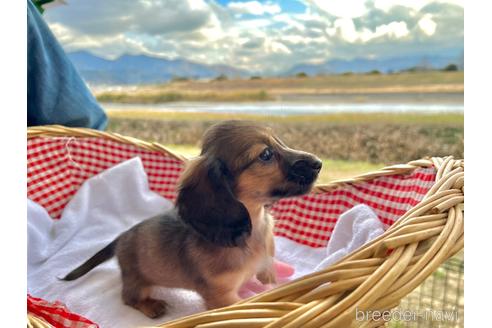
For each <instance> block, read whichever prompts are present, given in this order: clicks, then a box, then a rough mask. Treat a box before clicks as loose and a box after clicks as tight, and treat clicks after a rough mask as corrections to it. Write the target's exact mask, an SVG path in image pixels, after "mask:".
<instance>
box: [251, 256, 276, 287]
mask: <svg viewBox="0 0 492 328" xmlns="http://www.w3.org/2000/svg"><path fill="white" fill-rule="evenodd" d="M267 261H268V263H267V264H266V266H265V268H264V269H263V270H261V271H260V272H258V274H257V275H256V278H258V280H259V281H261V283H262V284H264V285H266V284H276V283H277V273H276V270H275V265H274V263H273V258H269V259H268V260H267Z"/></svg>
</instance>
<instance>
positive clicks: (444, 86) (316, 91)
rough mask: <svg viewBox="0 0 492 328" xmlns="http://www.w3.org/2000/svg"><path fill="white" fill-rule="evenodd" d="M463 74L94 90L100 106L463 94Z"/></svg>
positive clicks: (329, 77)
mask: <svg viewBox="0 0 492 328" xmlns="http://www.w3.org/2000/svg"><path fill="white" fill-rule="evenodd" d="M463 85H464V74H463V72H440V71H431V72H413V73H396V74H348V75H327V76H317V77H305V78H296V77H284V78H264V79H255V80H248V79H235V80H221V81H216V80H213V81H193V80H191V81H179V82H170V83H166V84H160V85H147V86H139V87H137V88H134V87H132V88H126V89H125V88H124V89H122V90H112V91H107V90H106V91H98V90H94V91H95V94H96V97H97V99H98V100H99V101H101V102H119V103H163V102H174V101H209V102H210V101H220V102H227V101H235V102H237V101H266V100H275V99H279V98H281V97H282V96H284V95H292V94H295V95H322V94H339V93H342V94H344V93H368V94H371V93H433V92H444V93H446V92H463V90H464V86H463Z"/></svg>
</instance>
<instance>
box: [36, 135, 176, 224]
mask: <svg viewBox="0 0 492 328" xmlns="http://www.w3.org/2000/svg"><path fill="white" fill-rule="evenodd" d="M136 156H139V157H140V158H141V159H142V162H143V165H144V169H145V171H146V172H147V175H148V179H149V186H150V188H151V189H152V190H153V191H155V192H157V193H159V194H161V195H162V196H164V197H166V198H168V199H170V200H174V199H175V198H176V193H175V186H176V182H177V180H178V177H179V174H180V173H181V170H182V169H183V166H184V164H183V163H182V162H180V161H179V160H177V159H174V158H171V157H164V156H162V154H160V153H157V152H153V151H149V150H144V149H141V148H138V147H136V146H133V145H126V144H122V143H118V142H115V141H111V140H106V139H99V138H68V137H63V138H34V139H30V140H28V145H27V196H28V197H29V198H30V199H31V200H33V201H35V202H37V203H38V204H39V205H41V206H43V207H44V208H45V209H46V210H47V211H48V213H49V214H50V215H51V217H53V218H54V219H59V218H60V215H61V213H62V211H63V208H64V207H65V205H66V204H67V203H68V201H69V200H70V199H71V198H72V196H73V195H74V194H75V192H76V191H77V190H78V188H79V187H80V185H81V184H82V183H83V182H84V181H85V180H87V179H89V178H90V177H92V176H93V175H96V174H98V173H99V172H101V171H104V170H106V169H108V168H110V167H112V166H114V165H115V164H118V163H120V162H123V161H125V160H128V159H130V158H133V157H136Z"/></svg>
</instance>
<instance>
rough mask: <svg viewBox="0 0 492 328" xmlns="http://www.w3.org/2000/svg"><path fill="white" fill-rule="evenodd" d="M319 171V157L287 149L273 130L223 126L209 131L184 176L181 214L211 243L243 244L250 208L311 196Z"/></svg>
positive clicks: (236, 123) (247, 124) (239, 124)
mask: <svg viewBox="0 0 492 328" xmlns="http://www.w3.org/2000/svg"><path fill="white" fill-rule="evenodd" d="M320 169H321V161H320V160H319V159H318V158H317V157H316V156H314V155H312V154H309V153H306V152H303V151H299V150H294V149H291V148H289V147H287V146H286V145H285V144H284V143H283V142H282V141H281V140H280V139H279V138H278V137H276V136H275V135H274V134H273V132H272V130H271V129H270V128H268V127H263V126H260V125H258V124H255V123H251V122H245V121H226V122H222V123H219V124H216V125H214V126H212V127H211V128H210V129H208V130H207V131H206V132H205V135H204V138H203V146H202V151H201V154H200V156H199V157H198V158H197V159H195V160H193V161H192V162H191V163H190V165H189V166H188V168H187V169H186V171H185V173H184V174H183V176H182V178H181V183H180V187H179V194H178V199H177V207H178V212H179V215H180V216H181V218H182V219H183V220H184V221H185V222H187V223H188V224H190V225H191V226H192V227H193V228H194V229H195V230H196V231H197V232H198V233H200V234H201V235H202V236H203V237H204V238H206V239H207V240H209V241H212V242H214V243H216V244H219V245H222V246H240V245H241V244H243V243H244V241H245V239H246V238H247V237H248V236H249V234H250V233H251V228H252V224H251V218H250V212H251V208H253V207H261V206H264V205H267V204H270V203H272V202H274V201H276V200H278V199H280V198H284V197H290V196H297V195H302V194H305V193H307V192H309V191H310V189H311V187H312V186H313V184H314V182H315V180H316V178H317V176H318V173H319V171H320ZM245 205H246V206H245Z"/></svg>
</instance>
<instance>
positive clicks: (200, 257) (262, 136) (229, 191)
mask: <svg viewBox="0 0 492 328" xmlns="http://www.w3.org/2000/svg"><path fill="white" fill-rule="evenodd" d="M320 169H321V161H320V160H319V159H318V158H317V157H315V156H314V155H311V154H309V153H306V152H303V151H299V150H293V149H291V148H289V147H287V146H286V145H285V144H284V143H283V142H282V141H280V139H279V138H277V137H276V136H275V135H273V133H272V131H271V129H270V128H267V127H262V126H259V125H257V124H254V123H250V122H244V121H227V122H222V123H219V124H217V125H214V126H212V127H211V128H210V129H208V130H207V131H206V132H205V135H204V140H203V147H202V151H201V154H200V156H199V157H197V158H196V159H194V160H192V161H191V162H190V163H189V165H188V167H187V168H186V170H185V172H184V173H183V175H182V177H181V179H180V184H179V189H178V197H177V200H176V206H175V208H174V209H172V210H171V211H169V212H167V213H164V214H162V215H159V216H157V217H154V218H151V219H148V220H145V221H143V222H141V223H139V224H137V225H135V226H134V227H132V228H130V229H129V230H128V231H126V232H124V233H122V234H121V235H120V236H119V237H118V238H116V239H115V240H114V241H113V242H111V243H110V244H109V245H108V246H106V247H105V248H104V249H102V250H101V251H99V252H98V253H97V254H95V255H94V256H93V257H92V258H90V259H89V260H87V261H86V262H85V263H84V264H82V265H81V266H80V267H78V268H77V269H75V270H73V271H72V272H71V273H69V274H68V275H67V276H66V277H65V278H63V280H74V279H77V278H79V277H80V276H82V275H84V274H85V273H87V272H88V271H90V270H91V269H92V268H94V267H95V266H97V265H99V264H101V263H102V262H104V261H106V260H108V259H110V258H111V257H113V256H114V255H116V256H117V258H118V262H119V265H120V268H121V277H122V280H123V292H122V296H123V301H124V302H125V303H126V304H127V305H130V306H132V307H134V308H136V309H138V310H140V311H142V312H143V313H144V314H145V315H147V316H149V317H151V318H156V317H159V316H161V315H163V314H164V312H165V308H166V303H165V301H163V300H156V299H153V298H151V297H150V287H151V286H154V285H159V286H164V287H169V288H185V289H190V290H195V291H196V292H198V293H199V294H200V295H201V296H202V297H203V299H204V300H205V303H206V306H207V307H208V308H209V309H211V308H216V307H222V306H227V305H230V304H233V303H235V302H237V301H239V297H238V294H237V293H238V290H239V288H240V287H241V285H242V284H243V283H244V282H246V281H248V280H249V279H250V278H252V277H253V276H254V275H256V276H257V278H258V279H259V280H260V281H261V282H262V283H273V282H275V271H274V267H273V255H274V244H273V232H272V229H273V220H272V218H271V217H270V216H269V215H268V214H267V211H266V209H265V207H266V206H268V205H271V204H272V203H273V202H275V201H276V200H279V199H281V198H284V197H290V196H297V195H302V194H305V193H307V192H309V191H310V189H311V187H312V185H313V183H314V181H315V180H316V178H317V176H318V173H319V171H320Z"/></svg>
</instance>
